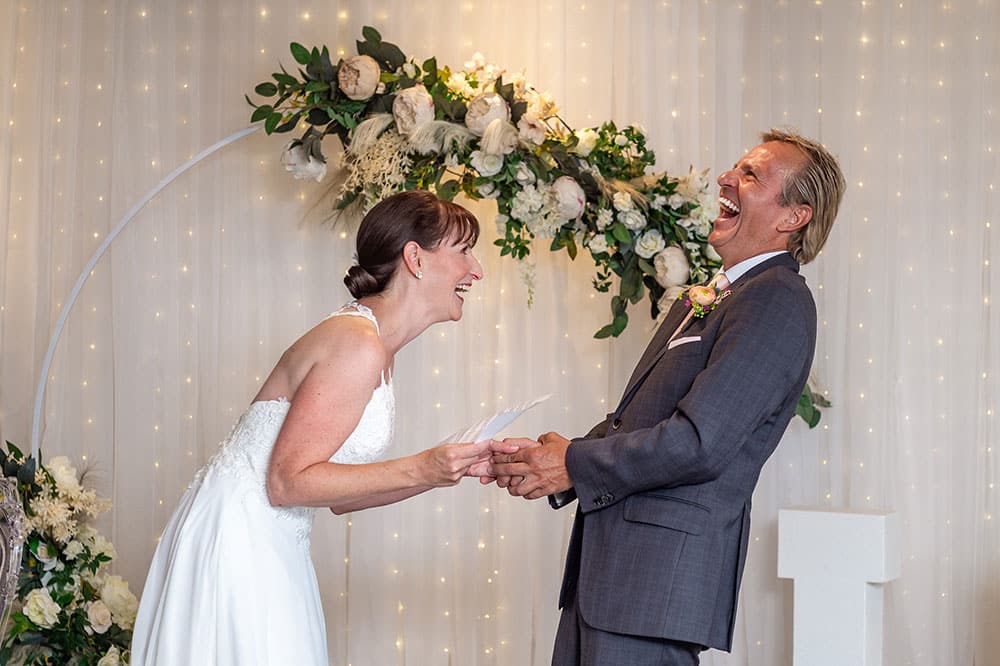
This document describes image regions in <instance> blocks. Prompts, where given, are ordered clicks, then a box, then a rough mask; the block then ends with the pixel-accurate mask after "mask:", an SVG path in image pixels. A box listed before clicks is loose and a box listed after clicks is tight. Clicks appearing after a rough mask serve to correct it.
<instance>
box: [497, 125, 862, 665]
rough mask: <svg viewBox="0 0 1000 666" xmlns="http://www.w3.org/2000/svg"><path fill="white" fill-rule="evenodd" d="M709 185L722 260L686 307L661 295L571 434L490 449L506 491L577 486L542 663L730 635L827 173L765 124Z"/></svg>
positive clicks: (662, 658) (812, 322)
mask: <svg viewBox="0 0 1000 666" xmlns="http://www.w3.org/2000/svg"><path fill="white" fill-rule="evenodd" d="M718 182H719V187H720V196H719V204H720V209H721V213H720V215H719V217H718V218H717V219H716V220H715V222H714V225H713V229H712V232H711V234H710V235H709V239H708V240H709V242H710V243H711V244H712V246H713V247H714V248H715V250H716V251H717V252H718V253H719V255H720V256H721V257H722V261H723V267H724V268H723V272H721V273H720V274H719V275H718V276H716V277H715V278H713V280H712V282H710V283H709V285H707V286H706V287H695V288H693V289H692V290H691V291H690V292H689V299H688V300H689V301H695V302H699V303H701V304H703V307H702V308H700V310H701V311H702V312H703V313H704V314H703V316H697V315H698V312H697V311H696V312H695V313H694V314H693V315H692V314H691V310H692V308H691V306H690V305H688V304H686V303H685V301H684V300H679V301H677V302H676V303H675V304H674V306H673V307H672V308H671V309H670V311H669V313H668V314H667V317H666V320H665V321H664V322H663V324H662V325H661V327H660V328H659V330H658V331H657V333H656V334H655V336H654V337H653V340H652V341H651V342H650V344H649V347H648V348H647V349H646V351H645V352H644V353H643V355H642V358H641V359H640V360H639V364H638V365H637V366H636V369H635V371H634V372H633V373H632V377H631V379H630V380H629V383H628V385H627V386H626V388H625V393H624V396H623V398H622V400H621V402H620V403H619V405H618V408H617V409H616V410H615V411H614V413H612V414H609V415H608V416H607V418H606V419H605V420H604V421H602V422H601V423H599V424H598V425H596V426H595V427H594V428H593V429H592V430H591V431H590V432H589V433H587V435H586V436H584V437H581V438H578V439H574V440H572V441H569V440H567V439H566V438H564V437H563V436H561V435H559V434H556V433H548V434H546V435H543V436H542V437H540V438H539V440H538V443H536V442H534V441H533V440H513V442H514V443H517V444H519V445H521V446H522V447H524V448H522V449H520V450H519V451H518V452H517V453H513V454H503V453H496V454H494V456H493V464H492V472H493V474H494V475H495V476H496V477H497V482H498V484H499V485H500V486H501V487H507V488H508V491H509V492H510V494H511V495H516V496H522V497H526V498H528V499H537V498H540V497H543V496H546V495H548V496H549V502H550V503H551V504H552V506H553V507H555V508H561V507H563V506H565V505H566V504H568V503H569V502H571V501H572V500H573V499H578V500H579V504H578V506H577V512H576V521H575V523H574V526H573V534H572V537H571V539H570V544H569V553H568V555H567V561H566V571H565V574H564V577H563V583H562V591H561V593H560V597H559V606H560V608H562V617H561V619H560V622H559V630H558V633H557V635H556V644H555V649H554V654H553V657H552V663H553V664H554V665H558V666H563V665H567V666H568V665H570V664H574V665H575V664H581V665H585V666H597V665H601V666H618V665H622V664H629V665H630V666H639V665H645V664H649V665H652V664H657V665H663V664H668V665H688V664H697V663H698V662H699V657H698V655H699V653H700V652H701V651H702V650H705V649H708V648H718V649H722V650H729V649H730V648H731V646H732V642H733V624H734V622H735V618H736V601H737V597H738V593H739V586H740V579H741V576H742V572H743V566H744V562H745V558H746V552H747V540H748V535H749V533H750V499H751V496H752V495H753V490H754V486H755V485H756V483H757V478H758V476H759V475H760V470H761V467H763V465H764V462H765V461H766V460H767V458H768V456H770V455H771V452H772V451H774V448H775V447H776V446H777V444H778V440H779V439H781V436H782V433H784V431H785V428H786V426H787V425H788V422H789V421H790V420H791V418H792V415H793V414H794V412H795V406H796V404H797V401H798V398H799V395H800V394H801V392H802V387H803V385H804V384H805V383H806V379H807V377H808V376H809V369H810V365H811V362H812V357H813V350H814V346H815V342H816V308H815V305H814V303H813V299H812V295H811V294H810V292H809V289H808V288H807V287H806V284H805V281H804V280H803V278H802V277H800V276H799V274H798V269H799V265H800V264H804V263H807V262H809V261H811V260H812V259H813V258H815V257H816V255H817V254H818V253H819V251H820V249H821V248H822V247H823V244H824V243H825V241H826V238H827V236H828V234H829V233H830V229H831V227H832V225H833V220H834V218H835V217H836V214H837V208H838V206H839V205H840V200H841V198H842V196H843V193H844V189H845V182H844V177H843V175H842V173H841V171H840V167H839V166H838V164H837V161H836V160H835V159H834V158H833V156H831V155H830V153H828V152H827V151H826V149H825V148H823V147H822V146H821V145H820V144H818V143H816V142H814V141H811V140H809V139H807V138H805V137H802V136H799V135H798V134H795V133H792V132H786V131H779V130H771V131H769V132H765V133H764V134H763V135H762V143H761V144H760V145H759V146H757V147H756V148H754V149H753V150H751V151H750V152H749V153H747V154H746V155H744V156H743V157H742V158H741V159H740V161H739V162H737V163H736V165H735V166H734V167H733V168H732V169H730V170H729V171H726V172H725V173H723V174H722V175H720V176H719V178H718ZM507 443H512V441H511V440H507Z"/></svg>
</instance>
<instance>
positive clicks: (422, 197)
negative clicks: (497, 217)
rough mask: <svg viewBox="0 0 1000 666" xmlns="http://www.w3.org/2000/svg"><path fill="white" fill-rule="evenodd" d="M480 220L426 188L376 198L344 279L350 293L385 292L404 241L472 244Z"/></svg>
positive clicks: (430, 246)
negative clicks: (355, 255) (352, 263)
mask: <svg viewBox="0 0 1000 666" xmlns="http://www.w3.org/2000/svg"><path fill="white" fill-rule="evenodd" d="M478 239H479V222H478V221H477V220H476V218H475V217H474V216H473V215H472V213H470V212H469V211H467V210H465V209H464V208H462V207H461V206H459V205H458V204H456V203H452V202H450V201H443V200H441V199H438V198H437V196H435V195H434V194H431V193H430V192H426V191H424V190H410V191H408V192H399V193H398V194H394V195H392V196H391V197H387V198H385V199H383V200H382V201H380V202H378V203H377V204H375V206H374V207H373V208H372V209H371V210H370V211H368V214H367V215H365V217H364V219H363V220H361V226H360V227H358V238H357V241H356V242H357V258H358V259H357V262H358V263H357V264H355V265H354V266H351V268H350V269H349V270H348V271H347V275H346V276H345V277H344V284H345V285H347V289H348V290H349V291H350V292H351V295H352V296H354V298H364V297H365V296H374V295H375V294H379V293H381V292H383V291H384V290H385V289H386V288H387V287H388V286H389V284H390V283H391V282H392V280H393V278H394V277H395V276H396V270H397V269H398V268H399V264H400V262H401V261H402V259H403V247H404V246H405V245H406V244H407V243H409V242H410V241H414V242H415V243H417V245H419V246H420V247H422V248H424V249H426V250H433V249H435V248H436V247H437V246H438V245H440V244H441V243H442V242H443V241H445V240H447V241H449V242H459V243H468V244H469V245H470V246H473V245H475V244H476V241H477V240H478Z"/></svg>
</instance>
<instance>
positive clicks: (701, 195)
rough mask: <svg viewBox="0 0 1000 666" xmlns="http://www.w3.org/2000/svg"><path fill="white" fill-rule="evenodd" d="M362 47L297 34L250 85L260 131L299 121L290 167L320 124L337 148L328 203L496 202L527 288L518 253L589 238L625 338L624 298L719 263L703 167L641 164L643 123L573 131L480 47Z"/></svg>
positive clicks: (548, 101)
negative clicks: (348, 48)
mask: <svg viewBox="0 0 1000 666" xmlns="http://www.w3.org/2000/svg"><path fill="white" fill-rule="evenodd" d="M362 37H363V39H362V40H361V41H358V42H357V51H358V53H357V55H352V56H349V57H347V58H343V59H340V60H339V61H338V62H337V63H336V64H334V62H333V60H332V59H331V57H330V52H329V49H328V48H327V47H326V46H323V47H322V48H319V47H313V48H311V49H310V48H306V47H305V46H303V45H301V44H298V43H292V44H291V54H292V57H293V58H294V59H295V61H296V62H297V63H298V64H299V65H300V67H299V68H298V70H297V73H296V74H291V73H289V72H288V71H287V70H286V69H285V67H284V66H281V71H280V72H275V73H274V74H272V76H271V78H272V79H273V80H268V81H264V82H262V83H259V84H257V86H256V87H255V88H254V92H255V93H256V94H257V95H259V96H261V97H264V98H275V99H274V100H273V101H270V102H267V103H262V104H255V103H254V102H253V100H251V99H250V97H249V96H248V95H247V96H246V100H247V102H248V103H249V104H250V105H251V106H252V107H254V110H253V112H252V114H251V116H250V120H251V122H260V121H263V122H264V129H265V131H266V132H267V133H268V134H271V133H279V134H281V133H286V132H291V131H293V130H295V129H296V128H300V127H304V130H305V131H304V132H303V133H302V135H301V136H299V137H298V138H296V139H293V140H292V141H290V142H288V143H287V145H286V146H285V150H284V152H283V154H282V163H283V164H284V166H285V168H286V170H288V171H290V172H291V173H292V174H293V175H294V177H295V178H300V179H315V180H316V181H317V182H319V181H322V180H323V178H324V177H325V175H326V172H327V161H326V157H325V156H324V154H323V150H322V143H323V139H324V137H326V136H328V135H331V134H333V135H335V136H336V137H338V138H339V139H340V143H341V144H342V146H343V148H344V153H343V159H342V162H341V164H340V165H339V166H338V168H339V169H342V170H343V171H344V172H345V174H346V179H345V180H344V182H343V184H342V185H341V186H340V189H339V191H338V192H337V203H336V206H335V207H336V210H338V211H343V210H345V209H348V208H349V207H353V206H358V207H360V208H361V210H362V211H366V210H368V209H369V208H370V207H371V206H373V205H375V204H376V203H377V202H378V201H380V200H381V199H383V198H385V197H386V196H388V195H390V194H392V193H394V192H397V191H400V190H409V189H427V190H433V191H435V192H436V193H437V195H438V196H439V197H441V198H443V199H448V200H451V199H453V198H454V197H455V196H456V195H457V194H458V193H459V192H462V193H464V194H465V195H466V196H467V197H470V198H472V199H494V200H495V201H496V203H497V217H496V223H497V231H498V235H499V236H500V237H499V238H498V239H497V240H496V241H495V243H496V245H498V246H499V247H500V254H501V255H502V256H511V257H514V258H515V259H518V260H519V261H520V262H521V268H522V270H521V272H522V277H524V278H525V282H526V283H527V285H528V302H529V304H530V302H531V300H532V286H531V280H532V276H533V267H532V265H531V264H530V263H527V262H526V261H525V259H526V257H528V255H529V254H530V252H531V243H532V241H533V240H534V239H536V238H537V239H550V240H551V243H550V245H549V249H550V250H552V251H559V250H565V251H566V252H567V253H568V254H569V256H570V257H571V258H573V259H575V258H576V256H577V254H578V253H579V251H580V248H581V247H583V248H584V249H586V251H587V252H589V254H590V256H591V258H592V259H593V261H594V264H595V266H596V275H595V277H594V279H593V286H594V288H595V289H596V290H597V291H599V292H610V291H611V289H612V287H614V286H615V280H614V277H617V278H618V280H617V294H614V295H613V296H612V298H611V322H610V323H608V324H607V325H606V326H604V327H602V328H601V329H600V330H599V331H597V333H596V334H595V337H597V338H606V337H609V336H618V335H620V334H621V333H622V331H624V330H625V328H626V326H627V325H628V321H629V318H628V312H627V310H628V307H629V305H635V304H638V303H639V302H640V301H641V300H642V299H643V298H644V297H646V296H648V299H649V303H650V314H651V316H652V317H653V318H654V319H656V318H657V317H659V315H660V314H661V313H663V312H665V311H666V310H667V309H669V307H670V305H671V304H672V302H673V301H674V300H675V299H676V298H677V297H678V296H680V295H681V294H682V293H683V292H684V291H685V289H686V286H687V285H689V284H695V283H699V282H703V281H705V280H706V279H708V278H709V277H710V276H711V274H713V273H714V272H715V271H716V270H717V269H718V268H720V267H721V258H720V257H719V255H718V254H716V252H715V250H714V249H713V248H712V246H711V245H709V244H708V234H709V233H710V231H711V229H712V221H713V220H714V219H715V217H717V215H718V201H717V199H716V198H715V197H713V196H711V195H710V194H709V192H708V188H709V184H710V180H709V177H708V171H707V170H705V171H696V170H695V169H694V168H691V169H690V170H689V172H688V173H687V174H685V175H682V176H680V177H675V176H671V175H669V174H667V173H665V172H652V173H648V172H647V171H648V170H649V169H650V168H651V167H652V166H653V165H654V164H655V162H656V157H655V155H654V154H653V152H652V151H651V150H649V148H648V147H647V146H646V136H645V132H644V130H643V129H642V128H641V127H638V126H636V125H630V126H627V127H618V126H617V125H616V124H615V123H613V122H605V123H602V124H601V125H599V126H597V127H592V128H585V129H577V130H574V129H573V128H571V127H570V126H569V125H567V124H566V123H565V122H564V121H563V120H562V118H560V117H559V115H558V107H557V106H556V103H555V101H554V100H553V99H552V97H551V96H550V95H548V94H547V93H544V92H539V91H538V90H536V89H535V88H534V87H532V86H531V84H529V83H528V82H527V80H526V79H525V77H524V74H523V73H519V72H506V71H505V70H503V69H501V68H499V67H496V66H495V65H491V64H487V63H486V61H485V59H484V58H483V57H482V56H481V55H479V54H476V55H475V56H474V57H473V59H472V60H471V61H469V62H467V63H465V69H461V70H459V69H456V70H452V69H450V68H449V67H447V66H445V67H439V66H438V62H437V59H436V58H433V57H432V58H428V59H427V60H424V61H423V62H421V63H418V62H417V61H416V60H413V59H410V58H407V56H406V55H405V54H404V53H403V52H402V50H400V48H399V47H398V46H396V45H395V44H392V43H390V42H386V41H384V40H383V39H382V36H381V35H380V34H379V33H378V31H377V30H375V29H374V28H372V27H365V28H364V29H363V30H362ZM821 401H823V398H822V396H821V395H820V394H815V393H813V392H812V391H811V390H810V389H809V388H808V387H806V389H805V390H804V392H803V394H802V399H801V400H800V402H799V410H798V414H799V415H800V416H802V418H803V419H804V420H805V421H806V422H807V423H809V424H810V427H813V426H815V425H816V423H818V421H819V414H820V413H819V410H818V409H817V408H816V406H817V405H821Z"/></svg>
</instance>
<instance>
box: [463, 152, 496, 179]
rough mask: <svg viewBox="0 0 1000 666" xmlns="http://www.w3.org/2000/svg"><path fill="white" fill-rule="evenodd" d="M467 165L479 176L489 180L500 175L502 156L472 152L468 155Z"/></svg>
mask: <svg viewBox="0 0 1000 666" xmlns="http://www.w3.org/2000/svg"><path fill="white" fill-rule="evenodd" d="M469 164H471V165H472V168H473V169H475V170H476V171H478V172H479V175H480V176H483V177H484V178H489V177H490V176H495V175H497V174H498V173H500V169H502V168H503V155H492V154H490V153H484V152H483V151H481V150H473V151H472V154H471V155H469Z"/></svg>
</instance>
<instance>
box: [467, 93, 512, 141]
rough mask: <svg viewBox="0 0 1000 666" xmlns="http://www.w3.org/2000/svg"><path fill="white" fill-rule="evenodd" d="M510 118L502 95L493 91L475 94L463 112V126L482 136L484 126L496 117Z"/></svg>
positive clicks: (501, 118)
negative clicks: (466, 109)
mask: <svg viewBox="0 0 1000 666" xmlns="http://www.w3.org/2000/svg"><path fill="white" fill-rule="evenodd" d="M498 118H499V119H500V120H504V121H508V120H510V109H509V108H507V102H506V101H505V100H504V98H503V97H501V96H500V95H498V94H497V93H495V92H485V93H482V94H481V95H477V96H476V97H475V98H474V99H473V100H472V101H471V102H469V110H468V111H466V113H465V126H466V127H468V128H469V130H470V131H471V132H472V133H473V134H475V135H476V136H482V135H483V133H484V132H485V131H486V127H487V126H488V125H489V124H490V123H491V122H493V121H494V120H496V119H498Z"/></svg>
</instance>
